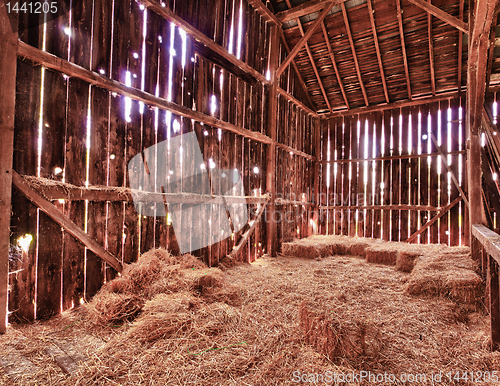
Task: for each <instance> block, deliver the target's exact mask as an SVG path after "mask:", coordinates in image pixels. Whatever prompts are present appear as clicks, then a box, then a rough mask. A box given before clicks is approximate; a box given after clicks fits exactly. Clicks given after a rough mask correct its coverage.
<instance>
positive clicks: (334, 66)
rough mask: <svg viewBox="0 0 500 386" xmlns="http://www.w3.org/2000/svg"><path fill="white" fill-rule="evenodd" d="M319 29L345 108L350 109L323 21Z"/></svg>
mask: <svg viewBox="0 0 500 386" xmlns="http://www.w3.org/2000/svg"><path fill="white" fill-rule="evenodd" d="M321 29H322V30H323V36H324V38H325V40H326V46H327V47H328V53H329V54H330V59H331V60H332V64H333V68H334V70H335V75H336V76H337V82H338V83H339V87H340V91H341V92H342V97H343V98H344V102H345V105H346V107H347V109H350V107H349V100H348V99H347V94H346V93H345V89H344V83H343V82H342V78H341V77H340V73H339V69H338V67H337V63H336V62H335V55H334V54H333V49H332V44H331V43H330V39H329V38H328V31H327V30H326V27H325V23H321Z"/></svg>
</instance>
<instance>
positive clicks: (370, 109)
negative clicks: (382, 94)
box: [319, 91, 460, 119]
mask: <svg viewBox="0 0 500 386" xmlns="http://www.w3.org/2000/svg"><path fill="white" fill-rule="evenodd" d="M459 96H460V95H459V94H458V92H456V91H453V92H446V93H442V94H437V95H436V96H425V97H419V98H413V99H412V100H403V101H398V102H393V103H383V104H378V105H371V106H368V107H358V108H355V109H351V110H335V111H334V112H333V113H321V114H319V116H320V117H321V118H323V119H325V118H326V119H328V118H333V117H342V116H344V115H347V116H349V115H354V114H367V113H371V112H374V111H383V110H390V109H396V108H401V107H408V106H419V105H423V104H427V103H432V102H439V101H442V100H446V99H453V98H458V97H459Z"/></svg>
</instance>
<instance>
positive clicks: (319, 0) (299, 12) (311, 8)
mask: <svg viewBox="0 0 500 386" xmlns="http://www.w3.org/2000/svg"><path fill="white" fill-rule="evenodd" d="M345 1H347V0H311V1H307V2H305V3H302V4H300V5H298V6H296V7H293V8H290V9H287V10H286V11H281V12H278V13H277V14H276V17H277V18H278V20H279V21H281V22H282V23H286V22H288V21H290V20H294V19H297V18H299V17H302V16H305V15H309V14H311V13H314V12H319V11H321V10H322V9H323V8H324V7H325V5H326V4H327V3H333V4H334V5H335V4H340V3H343V2H345Z"/></svg>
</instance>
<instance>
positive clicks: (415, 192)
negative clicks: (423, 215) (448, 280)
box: [403, 106, 422, 240]
mask: <svg viewBox="0 0 500 386" xmlns="http://www.w3.org/2000/svg"><path fill="white" fill-rule="evenodd" d="M410 113H411V154H418V152H419V149H420V141H421V135H420V130H419V127H418V125H419V120H418V113H419V108H418V106H413V107H411V109H410ZM421 163H422V159H411V160H410V205H418V204H419V203H420V201H419V198H420V165H421ZM419 215H420V212H419V211H416V210H412V211H410V234H411V235H412V234H414V233H415V232H416V231H417V229H418V224H419ZM403 240H406V238H403Z"/></svg>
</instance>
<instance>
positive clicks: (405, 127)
mask: <svg viewBox="0 0 500 386" xmlns="http://www.w3.org/2000/svg"><path fill="white" fill-rule="evenodd" d="M401 116H402V122H401V123H402V126H401V154H403V155H408V154H409V153H410V152H409V144H408V143H409V139H410V138H411V131H410V108H409V107H403V108H401ZM410 161H411V160H409V159H402V160H401V200H400V203H401V204H402V205H410V196H409V195H410V193H411V191H412V188H411V180H410V179H411V164H410ZM400 213H401V231H400V240H401V241H404V240H406V239H408V237H409V236H410V234H411V233H410V227H409V225H408V218H409V216H410V212H409V211H407V210H402V211H401V212H400Z"/></svg>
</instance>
